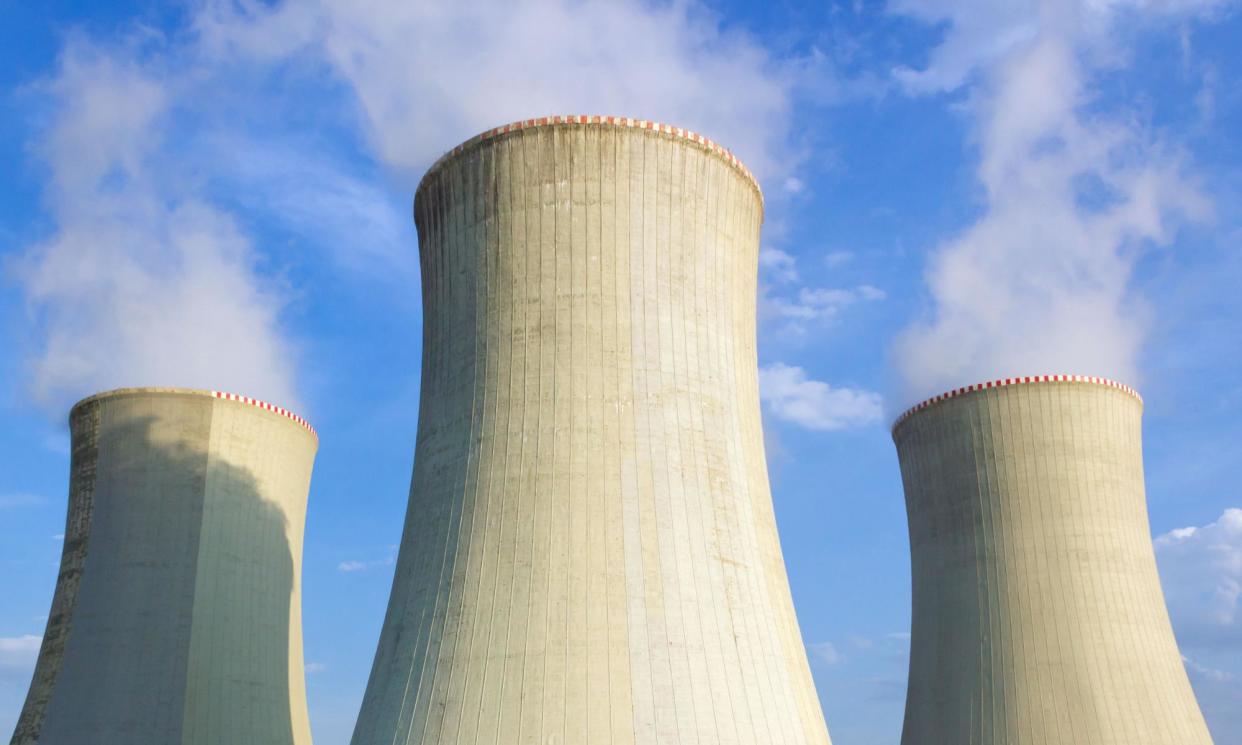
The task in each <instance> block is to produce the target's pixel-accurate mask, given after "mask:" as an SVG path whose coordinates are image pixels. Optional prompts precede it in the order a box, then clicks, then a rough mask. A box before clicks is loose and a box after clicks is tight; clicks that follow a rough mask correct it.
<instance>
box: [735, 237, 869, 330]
mask: <svg viewBox="0 0 1242 745" xmlns="http://www.w3.org/2000/svg"><path fill="white" fill-rule="evenodd" d="M842 255H844V256H846V257H847V258H848V254H843V253H842V252H837V253H834V254H829V256H842ZM844 260H845V259H841V260H837V261H835V263H841V261H844ZM826 262H827V263H828V265H829V266H832V265H834V261H830V260H827V259H826ZM759 272H760V286H759V318H760V320H761V321H764V322H768V323H775V324H779V327H780V329H781V330H782V331H786V332H790V333H793V334H796V335H801V334H804V333H806V332H807V331H809V330H810V329H811V328H812V327H813V326H812V324H815V323H831V322H832V321H835V320H837V319H838V318H839V317H840V315H841V313H842V312H843V311H844V310H845V309H846V308H849V307H850V306H853V305H855V304H857V303H865V302H874V301H877V300H883V299H885V298H886V297H887V293H885V292H884V291H883V290H881V289H880V288H878V287H876V286H875V285H870V284H860V285H857V286H856V287H851V288H841V287H810V286H807V285H805V284H803V282H802V277H801V275H800V274H799V272H798V261H797V258H796V257H795V256H793V255H792V254H789V253H787V252H785V251H782V250H781V249H778V248H772V247H765V248H763V249H762V250H761V251H760V252H759Z"/></svg>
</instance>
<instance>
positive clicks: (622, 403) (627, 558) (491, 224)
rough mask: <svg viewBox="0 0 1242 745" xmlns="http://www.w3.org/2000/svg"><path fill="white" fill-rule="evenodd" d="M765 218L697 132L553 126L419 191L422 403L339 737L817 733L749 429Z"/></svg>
mask: <svg viewBox="0 0 1242 745" xmlns="http://www.w3.org/2000/svg"><path fill="white" fill-rule="evenodd" d="M762 215H763V202H762V197H761V195H760V192H759V189H758V187H757V185H756V183H755V180H754V178H753V177H752V176H751V175H750V174H749V173H748V172H747V170H746V169H745V168H744V167H743V166H742V165H741V164H740V163H739V162H738V161H737V160H736V159H735V158H734V157H733V156H732V155H730V154H729V153H728V151H726V150H724V149H722V148H721V147H719V146H717V145H715V144H713V143H712V142H711V141H709V140H707V139H705V138H703V137H702V136H700V135H697V134H694V133H691V132H687V131H684V130H681V129H676V128H673V127H668V126H665V125H660V124H654V123H650V122H642V121H636V120H632V119H620V118H612V117H578V116H572V117H549V118H546V119H539V120H534V121H526V122H521V123H518V124H513V125H509V126H506V127H500V128H497V129H494V130H491V131H489V132H486V133H484V134H482V135H480V136H478V137H475V138H474V139H472V140H470V141H468V142H466V143H465V144H463V145H461V146H459V147H457V148H456V149H454V150H453V151H452V152H450V153H449V154H448V155H446V156H445V157H444V158H442V159H441V160H440V161H439V162H437V163H436V164H435V165H434V166H433V167H432V168H431V170H430V171H429V172H428V174H427V175H426V176H425V177H424V178H423V181H422V183H421V184H420V186H419V188H418V191H417V195H416V197H415V200H414V216H415V221H416V223H417V226H418V234H419V249H420V255H421V262H422V278H423V307H424V320H423V366H422V401H421V405H420V409H419V420H418V441H417V446H416V448H415V461H414V462H415V465H414V474H413V479H412V484H411V487H410V500H409V509H408V513H407V517H406V523H405V533H404V536H403V538H402V542H401V551H400V558H399V560H398V563H397V569H396V576H395V579H394V582H393V589H392V596H391V599H390V602H389V606H388V614H387V618H386V619H385V622H384V627H383V631H382V634H381V636H380V640H379V647H378V651H377V652H376V655H375V665H374V668H373V670H372V673H371V678H370V681H369V683H368V686H367V691H366V696H365V699H364V701H363V705H362V712H361V715H360V718H359V721H358V725H357V728H356V730H355V732H354V738H353V742H354V743H355V744H356V745H372V744H378V743H383V744H384V745H392V744H393V743H402V744H411V743H443V744H445V745H447V744H449V743H453V744H454V745H470V744H473V743H478V744H479V745H483V744H484V743H486V744H487V745H492V744H493V743H500V744H502V745H504V744H508V743H541V744H543V743H558V744H561V745H570V744H577V743H592V744H593V743H612V744H613V745H622V744H624V743H643V744H645V743H669V744H673V743H676V744H683V743H701V744H702V745H708V744H709V743H711V744H713V745H714V744H715V743H765V744H769V745H781V744H785V743H815V744H816V745H822V744H824V743H827V742H828V733H827V729H826V727H825V725H824V720H823V715H822V713H821V711H820V707H819V703H818V699H817V697H816V694H815V689H814V686H813V683H812V681H811V675H810V672H809V669H808V665H807V659H806V654H805V651H804V648H803V645H802V640H801V637H800V632H799V630H798V623H797V619H796V618H795V616H794V608H793V603H792V601H791V598H790V592H789V584H788V581H787V579H786V575H785V567H784V562H783V559H782V557H781V549H780V544H779V541H778V539H777V532H776V523H775V520H774V518H773V512H772V499H771V495H770V493H769V491H768V478H767V472H766V467H765V465H764V452H763V439H762V434H761V431H760V421H759V399H758V385H757V368H756V357H755V291H756V284H755V282H756V272H757V256H758V247H759V228H760V223H761V221H762Z"/></svg>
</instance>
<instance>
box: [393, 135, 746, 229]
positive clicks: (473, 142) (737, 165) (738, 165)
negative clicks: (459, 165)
mask: <svg viewBox="0 0 1242 745" xmlns="http://www.w3.org/2000/svg"><path fill="white" fill-rule="evenodd" d="M584 124H585V125H595V126H601V127H614V128H618V129H640V130H646V131H649V132H657V133H662V134H667V135H672V136H673V137H675V138H677V139H681V140H685V141H687V142H692V143H694V144H696V145H699V146H701V147H703V148H704V149H706V150H707V151H709V152H712V153H715V154H716V155H718V156H719V157H721V158H723V159H724V161H725V162H726V163H728V164H729V165H730V166H732V167H733V168H734V169H735V170H736V171H737V172H738V173H740V174H742V177H743V178H745V179H746V181H747V182H748V183H749V184H750V186H751V188H753V189H754V190H755V194H756V195H757V196H758V197H759V207H760V208H761V209H762V208H763V190H762V189H760V188H759V181H758V179H756V178H755V176H754V174H753V173H751V172H750V169H749V168H747V167H746V166H745V164H743V163H742V161H740V160H738V157H737V156H736V155H734V154H733V152H732V151H731V150H729V149H728V148H727V147H724V146H723V145H719V144H717V143H716V142H715V141H714V140H712V139H710V138H708V137H704V136H703V135H701V134H699V133H698V132H692V131H690V130H688V129H682V128H681V127H674V126H671V125H668V124H661V123H660V122H653V121H649V120H647V119H632V118H630V117H627V116H601V115H599V114H590V115H587V114H570V115H568V116H543V117H538V118H536V119H522V120H521V121H516V122H510V123H509V124H503V125H501V126H499V127H493V128H491V129H489V130H487V131H486V132H482V133H480V134H477V135H475V136H474V137H471V138H470V139H468V140H466V141H465V142H463V143H461V144H460V145H458V146H457V147H455V148H453V149H452V150H449V151H448V152H447V153H445V154H444V155H441V156H440V158H439V159H438V160H436V162H435V163H433V164H432V165H431V168H428V169H427V173H426V174H424V175H423V178H422V180H421V181H419V182H418V188H417V189H416V190H415V192H414V198H415V201H417V200H418V195H419V194H421V193H422V191H423V188H424V187H425V186H426V185H427V183H428V182H429V181H430V180H431V177H432V176H434V175H435V174H436V173H437V172H439V171H440V169H441V168H443V167H444V164H445V163H447V162H448V161H450V160H452V159H453V158H456V157H457V156H459V155H461V154H462V153H464V152H466V151H467V150H470V149H471V148H475V147H478V146H479V145H481V144H483V143H485V142H488V141H490V140H494V139H496V138H498V137H503V136H504V135H507V134H510V133H512V132H520V131H522V130H524V129H534V128H537V127H555V126H564V125H584Z"/></svg>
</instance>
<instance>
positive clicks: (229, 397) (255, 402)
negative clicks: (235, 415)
mask: <svg viewBox="0 0 1242 745" xmlns="http://www.w3.org/2000/svg"><path fill="white" fill-rule="evenodd" d="M211 395H212V396H214V397H216V398H220V399H223V400H225V401H236V402H238V403H242V404H248V405H250V406H254V407H257V408H260V409H263V410H264V411H270V412H272V413H273V414H279V415H281V416H283V417H285V418H286V419H292V420H293V421H295V422H297V423H298V424H300V425H302V426H303V427H305V428H306V431H307V432H310V433H311V434H312V435H314V436H315V438H316V439H318V438H319V433H318V432H316V431H315V428H314V427H312V426H311V424H310V422H308V421H306V420H305V419H303V418H302V417H300V416H298V415H297V414H294V413H293V412H292V411H289V410H288V409H286V408H284V407H283V406H277V405H276V404H269V403H268V402H266V401H260V400H259V399H257V398H250V397H249V396H241V395H238V394H236V393H225V392H224V391H212V392H211Z"/></svg>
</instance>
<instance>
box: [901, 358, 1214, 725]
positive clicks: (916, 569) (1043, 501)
mask: <svg viewBox="0 0 1242 745" xmlns="http://www.w3.org/2000/svg"><path fill="white" fill-rule="evenodd" d="M1140 419H1141V402H1140V401H1139V400H1138V399H1137V398H1136V397H1134V396H1133V395H1131V394H1130V393H1128V392H1124V391H1121V390H1118V389H1117V388H1115V387H1111V386H1108V385H1103V384H1097V383H1087V382H1064V381H1060V382H1031V383H1023V384H1017V385H1006V386H1003V387H997V388H990V389H984V390H977V391H975V392H972V393H966V394H965V395H960V396H955V397H951V398H949V399H947V400H944V401H940V402H939V403H936V404H934V405H932V406H930V407H928V408H925V409H923V410H921V411H919V412H918V413H915V414H912V415H910V416H909V417H907V418H905V419H903V420H902V421H901V422H900V423H899V424H898V425H897V427H896V428H895V431H894V440H895V442H896V443H897V449H898V455H899V458H900V460H901V469H902V478H903V481H904V484H905V490H906V503H907V511H908V514H909V523H910V537H911V561H912V575H913V580H914V594H913V599H914V603H913V629H912V631H913V634H912V642H911V644H912V647H911V661H910V683H909V693H908V697H907V704H906V721H905V728H904V732H903V742H904V743H908V744H911V745H913V744H914V743H928V742H983V743H987V744H989V745H993V744H1000V743H1048V744H1049V745H1052V744H1053V743H1063V742H1075V743H1084V744H1085V745H1121V744H1122V743H1127V744H1130V745H1133V744H1136V743H1137V744H1139V745H1142V744H1144V743H1150V744H1151V745H1155V744H1156V743H1169V742H1177V743H1210V738H1209V735H1208V732H1207V729H1206V727H1205V725H1204V723H1203V719H1202V716H1201V714H1200V713H1199V709H1198V706H1197V704H1196V702H1195V700H1194V695H1193V693H1192V691H1191V689H1190V686H1189V682H1188V681H1187V679H1186V675H1185V671H1184V669H1183V668H1182V665H1181V660H1180V655H1179V654H1178V651H1177V647H1176V643H1175V641H1174V639H1173V635H1172V630H1171V628H1170V626H1169V621H1168V616H1167V613H1166V611H1165V608H1164V601H1163V597H1162V594H1161V591H1160V584H1159V579H1158V575H1157V573H1156V567H1155V559H1154V553H1153V551H1152V547H1151V538H1150V533H1149V528H1148V523H1147V511H1146V503H1145V498H1144V490H1143V479H1142V455H1141V433H1140Z"/></svg>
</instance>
